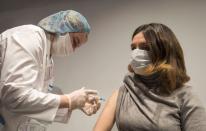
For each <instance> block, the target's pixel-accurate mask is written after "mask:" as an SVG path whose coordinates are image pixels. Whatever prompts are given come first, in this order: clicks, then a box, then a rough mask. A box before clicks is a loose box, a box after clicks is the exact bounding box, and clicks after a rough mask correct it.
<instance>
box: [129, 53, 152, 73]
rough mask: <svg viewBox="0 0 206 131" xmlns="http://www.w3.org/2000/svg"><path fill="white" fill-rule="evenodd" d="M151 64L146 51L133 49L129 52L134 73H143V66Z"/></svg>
mask: <svg viewBox="0 0 206 131" xmlns="http://www.w3.org/2000/svg"><path fill="white" fill-rule="evenodd" d="M149 64H151V60H150V58H149V55H148V51H146V50H141V49H134V50H133V51H132V53H131V62H130V65H131V68H132V69H133V71H134V72H135V73H136V74H139V75H142V74H144V70H145V68H146V67H147V66H148V65H149Z"/></svg>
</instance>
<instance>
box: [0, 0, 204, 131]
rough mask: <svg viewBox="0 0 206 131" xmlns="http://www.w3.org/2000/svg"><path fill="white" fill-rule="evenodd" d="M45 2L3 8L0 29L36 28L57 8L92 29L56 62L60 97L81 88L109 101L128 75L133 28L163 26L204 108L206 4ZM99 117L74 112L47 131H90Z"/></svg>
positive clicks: (92, 0)
mask: <svg viewBox="0 0 206 131" xmlns="http://www.w3.org/2000/svg"><path fill="white" fill-rule="evenodd" d="M45 3H46V4H45ZM45 3H43V5H42V4H41V1H38V0H37V2H36V3H33V4H32V2H31V3H26V4H25V5H20V4H21V3H16V4H19V5H20V7H19V8H18V7H17V6H15V5H12V6H13V8H11V7H10V6H9V4H5V5H6V6H7V7H4V8H3V9H2V10H1V12H0V16H1V18H0V30H1V31H3V30H4V29H6V28H7V27H12V26H16V25H20V24H26V23H36V22H37V21H38V20H39V19H40V18H42V17H44V16H47V15H48V14H50V13H54V12H56V11H59V10H60V9H74V10H77V11H79V12H81V13H83V14H84V15H85V16H86V17H87V19H88V21H89V22H90V24H91V27H92V32H91V34H90V36H89V41H88V43H87V45H85V46H83V47H81V48H80V49H78V50H77V51H76V52H75V53H74V54H72V55H71V56H70V57H68V58H60V59H59V58H55V65H56V67H55V74H56V75H55V76H56V84H57V85H58V86H60V87H62V89H63V90H64V91H65V92H70V91H73V90H75V89H78V88H81V87H82V86H86V87H88V88H92V89H97V90H99V92H100V95H101V96H103V97H105V98H106V99H108V97H109V96H110V95H111V93H112V91H113V90H115V89H118V88H119V87H120V86H121V85H122V80H123V77H124V75H125V74H126V73H127V64H128V62H129V55H130V48H129V45H130V42H131V40H130V39H131V35H132V33H133V31H134V29H135V28H136V27H137V26H139V25H141V24H145V23H150V22H160V23H163V24H166V25H168V26H169V27H170V28H171V29H172V30H173V31H174V32H175V34H176V36H177V38H178V39H179V41H180V43H181V45H182V47H183V50H184V53H185V60H186V66H187V70H188V73H189V75H190V76H191V78H192V79H191V82H190V84H191V85H193V86H194V90H195V91H196V92H197V93H198V95H199V96H200V98H201V99H202V101H203V103H204V104H206V103H205V101H204V100H205V99H206V96H205V91H206V89H205V81H206V77H205V74H206V68H205V67H206V60H205V56H206V51H205V50H206V43H205V42H206V40H205V39H206V28H205V23H206V16H205V12H206V1H194V2H192V1H188V0H187V1H185V2H183V1H169V0H162V1H160V0H153V1H152V0H144V1H143V0H142V1H140V0H125V1H120V0H102V1H100V0H99V1H98V0H88V1H85V0H84V1H83V0H73V1H69V0H68V1H66V0H62V1H60V2H59V3H58V2H55V1H54V0H51V3H49V2H48V1H45ZM17 16H18V17H17ZM102 105H104V103H102ZM102 108H103V106H102ZM102 108H101V110H102ZM100 112H101V111H100ZM98 115H99V113H97V114H96V115H94V116H92V117H87V116H85V115H84V114H83V113H81V112H80V111H74V112H73V114H72V117H71V120H70V122H69V124H66V125H63V124H56V123H54V124H53V125H52V126H51V127H50V128H49V131H57V130H61V131H91V130H92V127H93V125H94V124H95V121H96V119H97V117H98ZM113 131H116V129H113Z"/></svg>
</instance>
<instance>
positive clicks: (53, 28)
mask: <svg viewBox="0 0 206 131" xmlns="http://www.w3.org/2000/svg"><path fill="white" fill-rule="evenodd" d="M38 26H40V27H41V28H43V29H44V30H46V31H48V32H51V33H55V34H60V35H61V34H65V33H68V32H87V33H89V32H90V30H91V29H90V25H89V24H88V22H87V20H86V18H85V17H84V16H83V15H82V14H80V13H79V12H76V11H74V10H67V11H60V12H58V13H56V14H53V15H50V16H48V17H46V18H44V19H42V20H41V21H40V22H39V23H38Z"/></svg>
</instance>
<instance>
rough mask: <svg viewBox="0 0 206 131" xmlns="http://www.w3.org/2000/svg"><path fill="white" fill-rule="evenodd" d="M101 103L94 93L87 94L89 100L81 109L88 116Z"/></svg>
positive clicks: (94, 111)
mask: <svg viewBox="0 0 206 131" xmlns="http://www.w3.org/2000/svg"><path fill="white" fill-rule="evenodd" d="M100 106H101V104H100V102H99V97H98V96H94V95H89V102H86V103H85V105H84V106H83V107H82V108H81V110H82V111H83V112H84V113H85V114H86V115H88V116H91V115H92V114H95V113H96V112H97V111H98V110H99V108H100Z"/></svg>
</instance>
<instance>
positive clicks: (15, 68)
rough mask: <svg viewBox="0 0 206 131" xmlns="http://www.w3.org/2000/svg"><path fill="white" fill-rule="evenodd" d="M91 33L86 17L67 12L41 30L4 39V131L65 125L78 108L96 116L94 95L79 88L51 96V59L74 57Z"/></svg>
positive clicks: (0, 109) (0, 110)
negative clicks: (71, 55) (72, 55)
mask: <svg viewBox="0 0 206 131" xmlns="http://www.w3.org/2000/svg"><path fill="white" fill-rule="evenodd" d="M89 32H90V26H89V24H88V22H87V20H86V19H85V17H84V16H83V15H81V14H80V13H78V12H76V11H73V10H67V11H61V12H58V13H56V14H53V15H51V16H48V17H46V18H44V19H43V20H41V21H40V22H39V24H38V26H35V25H23V26H18V27H15V28H12V29H8V30H6V31H4V32H3V33H2V34H1V35H0V71H1V73H0V75H1V76H0V77H1V79H0V115H1V121H0V122H2V123H3V125H4V126H3V129H2V130H3V131H21V130H27V131H28V130H30V128H29V126H30V127H31V126H35V125H39V129H40V128H41V126H42V129H43V128H45V127H47V126H46V125H47V124H48V123H51V122H53V121H58V122H63V123H66V122H67V121H68V119H69V117H70V114H71V112H72V111H73V110H75V109H80V110H82V111H83V112H84V113H85V114H86V115H92V114H94V113H96V111H97V110H98V109H99V107H100V103H99V101H98V100H99V98H98V95H97V91H96V90H88V89H85V88H81V89H78V90H76V91H74V92H71V93H70V94H64V95H63V94H62V95H57V94H53V93H49V92H48V90H49V89H50V90H52V87H53V61H52V56H68V55H70V54H71V53H73V52H74V51H75V50H76V49H77V48H78V47H80V46H81V45H83V44H84V43H85V42H86V41H87V39H88V35H89ZM64 109H66V111H65V110H64ZM24 126H25V127H26V128H25V127H24ZM37 127H38V126H37ZM31 128H33V129H38V128H36V127H31Z"/></svg>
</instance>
